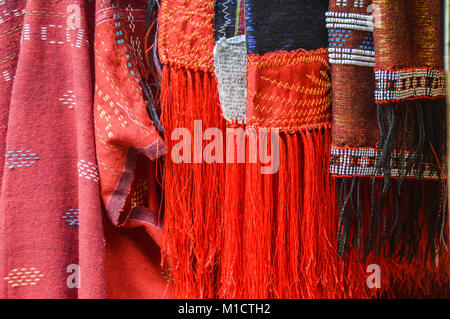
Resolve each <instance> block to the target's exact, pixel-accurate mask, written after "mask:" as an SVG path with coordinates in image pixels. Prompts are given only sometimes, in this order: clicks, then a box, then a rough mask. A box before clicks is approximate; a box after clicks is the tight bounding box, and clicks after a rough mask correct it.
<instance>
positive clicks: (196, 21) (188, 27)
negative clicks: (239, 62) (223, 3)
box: [159, 0, 214, 71]
mask: <svg viewBox="0 0 450 319" xmlns="http://www.w3.org/2000/svg"><path fill="white" fill-rule="evenodd" d="M159 23H160V24H159V55H160V58H161V62H162V63H164V64H168V63H172V64H175V65H178V66H185V67H190V68H199V69H202V70H205V71H212V70H213V50H214V0H195V1H193V0H171V1H162V4H161V13H160V21H159Z"/></svg>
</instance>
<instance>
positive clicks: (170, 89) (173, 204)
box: [158, 0, 224, 298]
mask: <svg viewBox="0 0 450 319" xmlns="http://www.w3.org/2000/svg"><path fill="white" fill-rule="evenodd" d="M214 2H215V1H213V0H199V1H189V2H187V1H183V0H172V1H162V3H161V11H160V16H159V30H158V46H159V56H160V58H161V62H162V63H163V65H164V66H163V72H162V79H161V112H162V114H161V121H162V125H163V127H164V133H165V142H166V144H167V146H168V149H169V154H168V156H167V157H166V158H165V165H164V177H163V189H164V192H165V193H164V196H165V201H164V204H165V216H164V225H163V226H164V231H165V236H164V248H163V257H164V262H165V265H167V267H168V268H170V271H171V273H172V275H173V278H174V282H175V290H176V293H177V295H178V296H179V297H184V298H212V297H214V296H215V294H216V289H217V285H216V266H217V265H216V262H217V260H216V258H217V255H218V253H219V245H220V238H221V233H220V230H221V216H222V209H223V204H222V203H223V187H224V181H223V178H224V174H223V173H224V169H223V167H222V164H220V162H223V160H220V159H217V161H215V162H213V163H206V161H204V160H203V159H204V156H203V154H202V151H203V150H204V149H205V147H206V146H207V145H208V144H209V141H207V140H204V139H203V131H205V136H206V135H207V132H208V131H207V130H208V129H209V128H218V129H219V130H220V129H221V128H222V127H223V125H224V124H223V120H222V118H221V116H220V106H219V100H218V93H217V82H216V79H215V75H214V66H213V49H214ZM180 129H181V130H180ZM183 134H184V135H183ZM211 138H212V137H211V136H210V137H209V139H211ZM180 139H181V141H179V140H180ZM187 140H189V141H192V144H191V143H187ZM182 142H186V144H183V145H185V146H186V147H184V148H183V147H181V148H180V147H175V148H174V146H177V145H178V146H180V144H179V143H182ZM191 146H192V147H191ZM211 152H212V153H214V151H211ZM211 152H210V153H211ZM205 153H206V149H205ZM216 155H217V156H218V157H220V155H219V154H218V153H217V154H216ZM205 158H206V155H205Z"/></svg>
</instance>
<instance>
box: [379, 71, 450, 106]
mask: <svg viewBox="0 0 450 319" xmlns="http://www.w3.org/2000/svg"><path fill="white" fill-rule="evenodd" d="M375 81H376V89H375V99H376V101H377V102H378V103H382V102H392V101H401V100H407V99H417V98H444V97H445V94H446V93H445V89H446V85H445V73H444V72H443V71H441V70H436V69H431V68H415V69H405V70H380V69H377V70H375Z"/></svg>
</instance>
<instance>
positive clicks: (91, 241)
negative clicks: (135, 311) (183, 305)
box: [0, 0, 106, 298]
mask: <svg viewBox="0 0 450 319" xmlns="http://www.w3.org/2000/svg"><path fill="white" fill-rule="evenodd" d="M93 21H94V4H92V3H90V2H89V1H75V0H61V1H22V0H14V1H11V0H10V1H1V2H0V41H1V44H2V45H1V46H0V108H1V110H0V114H1V115H0V121H1V127H2V129H1V135H0V145H1V146H0V147H1V152H2V154H5V156H2V157H1V158H2V159H1V164H4V165H2V169H3V173H2V178H1V194H0V252H1V254H0V298H103V297H106V281H105V269H104V265H105V263H104V241H103V227H102V214H101V204H100V198H99V183H98V182H99V179H98V171H97V164H96V160H95V147H94V129H93V127H94V123H93V112H92V105H93V91H94V87H93V83H94V82H93V58H92V54H91V50H92V43H93V42H92V40H93V39H92V36H93V27H94V25H93Z"/></svg>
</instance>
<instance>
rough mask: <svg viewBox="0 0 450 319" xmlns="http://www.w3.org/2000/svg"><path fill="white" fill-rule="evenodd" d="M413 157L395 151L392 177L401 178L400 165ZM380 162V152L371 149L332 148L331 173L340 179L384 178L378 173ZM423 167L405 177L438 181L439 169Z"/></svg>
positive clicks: (425, 165)
mask: <svg viewBox="0 0 450 319" xmlns="http://www.w3.org/2000/svg"><path fill="white" fill-rule="evenodd" d="M411 155H413V154H411V153H410V152H407V151H404V152H400V151H395V152H394V153H393V155H392V158H391V167H392V170H391V176H392V177H399V176H400V171H403V172H404V170H400V169H399V165H400V163H401V162H405V161H407V160H408V158H409V157H410V156H411ZM379 160H380V151H379V150H378V149H376V148H371V147H360V148H350V147H336V146H333V147H332V148H331V162H330V173H331V174H332V175H334V176H339V177H354V176H361V177H365V176H377V177H381V176H383V175H382V174H381V173H380V172H377V171H376V167H377V164H378V162H379ZM421 165H422V166H423V167H421V169H419V167H413V168H412V169H411V170H410V171H409V172H408V174H407V175H406V176H405V177H417V176H421V177H422V178H424V179H438V178H440V177H439V171H438V169H439V168H438V167H437V166H435V165H431V164H428V163H423V164H421Z"/></svg>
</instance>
